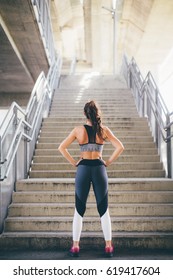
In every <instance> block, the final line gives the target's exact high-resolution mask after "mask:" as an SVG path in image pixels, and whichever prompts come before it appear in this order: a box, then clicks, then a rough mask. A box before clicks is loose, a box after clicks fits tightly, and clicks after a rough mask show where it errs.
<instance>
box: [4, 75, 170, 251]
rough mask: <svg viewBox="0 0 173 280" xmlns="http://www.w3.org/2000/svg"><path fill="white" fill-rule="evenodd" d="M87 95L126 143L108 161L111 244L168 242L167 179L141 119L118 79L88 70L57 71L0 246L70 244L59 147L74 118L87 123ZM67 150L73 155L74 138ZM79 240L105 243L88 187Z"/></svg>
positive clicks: (67, 190) (66, 171) (65, 167)
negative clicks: (57, 80) (48, 106)
mask: <svg viewBox="0 0 173 280" xmlns="http://www.w3.org/2000/svg"><path fill="white" fill-rule="evenodd" d="M89 99H95V100H97V101H98V103H99V104H100V107H101V110H102V112H103V123H104V124H105V125H108V126H109V127H110V128H111V129H112V131H113V132H114V133H115V135H117V137H118V138H119V139H120V140H121V141H122V142H123V144H124V146H125V151H124V153H123V154H122V155H121V156H120V158H119V159H118V160H117V162H115V163H114V164H112V165H111V166H110V167H108V168H107V171H108V176H109V208H110V214H111V219H112V229H113V240H114V244H115V246H116V247H129V248H134V247H140V248H142V247H150V248H173V242H172V241H173V239H172V237H173V180H169V179H166V178H165V172H164V170H163V165H162V163H161V162H160V158H159V156H158V153H157V149H156V146H155V143H154V142H153V139H152V137H151V132H150V129H149V127H148V124H147V120H146V119H145V118H139V117H138V114H137V111H136V107H135V103H134V100H133V97H132V94H131V93H130V91H129V90H127V89H126V86H125V84H124V82H123V80H121V79H120V78H117V79H113V77H111V76H102V77H91V76H89V75H88V76H87V75H83V76H71V77H63V79H62V81H61V84H60V88H59V89H58V90H57V92H56V94H55V95H54V99H53V101H52V106H51V110H50V115H49V117H48V118H47V119H44V120H43V123H42V127H41V130H40V135H39V138H38V142H37V144H36V150H35V155H34V158H33V162H32V166H31V170H30V173H29V178H28V179H26V180H21V181H19V182H17V186H16V192H14V194H13V198H12V204H11V205H10V207H9V213H8V217H7V219H6V221H5V227H4V233H3V235H2V236H1V238H0V245H1V246H6V247H8V246H9V244H10V245H11V246H13V247H14V246H16V247H20V246H21V247H22V246H25V247H35V248H40V247H41V248H47V247H48V248H50V247H57V248H64V247H69V246H70V244H71V228H72V217H73V212H74V177H75V168H73V167H72V166H71V165H70V164H68V163H67V162H66V161H65V160H64V159H63V158H62V156H61V155H60V154H59V153H58V151H57V147H58V145H59V143H60V142H61V141H62V139H64V138H65V137H66V136H67V135H68V133H69V132H70V131H71V129H72V128H73V127H74V126H76V125H81V124H82V123H85V118H84V116H83V106H84V104H85V102H86V101H88V100H89ZM69 150H70V152H71V154H73V156H74V157H76V159H77V158H78V157H79V147H78V144H77V143H74V144H72V145H71V147H70V149H69ZM110 153H112V146H111V145H110V144H105V146H104V152H103V158H104V159H106V158H108V156H109V155H110ZM81 244H82V246H83V247H85V246H88V245H89V244H92V246H96V247H97V246H100V244H104V243H103V235H102V231H101V225H100V219H99V217H98V213H97V210H96V204H95V198H94V195H93V191H92V190H91V192H90V195H89V198H88V203H87V210H86V214H85V217H84V226H83V233H82V242H81ZM7 245H8V246H7Z"/></svg>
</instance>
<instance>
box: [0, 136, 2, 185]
mask: <svg viewBox="0 0 173 280" xmlns="http://www.w3.org/2000/svg"><path fill="white" fill-rule="evenodd" d="M1 162H2V137H1V135H0V180H1V176H2V164H1Z"/></svg>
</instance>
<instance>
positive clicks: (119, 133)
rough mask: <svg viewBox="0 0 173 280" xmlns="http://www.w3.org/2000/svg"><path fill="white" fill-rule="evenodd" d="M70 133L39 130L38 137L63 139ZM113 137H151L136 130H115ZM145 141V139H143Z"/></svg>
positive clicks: (145, 132)
mask: <svg viewBox="0 0 173 280" xmlns="http://www.w3.org/2000/svg"><path fill="white" fill-rule="evenodd" d="M69 133H70V131H61V130H60V131H57V130H55V129H47V130H46V129H42V128H41V130H40V136H44V137H49V136H50V137H52V136H53V137H59V138H62V139H64V137H66V136H67V135H68V134H69ZM114 133H115V135H116V136H117V137H118V138H123V137H126V139H127V138H128V137H136V138H137V139H138V137H151V132H150V131H147V130H145V131H144V130H141V131H137V130H133V131H132V130H131V131H130V130H126V131H125V130H124V131H122V130H116V131H115V132H114ZM144 140H145V138H144Z"/></svg>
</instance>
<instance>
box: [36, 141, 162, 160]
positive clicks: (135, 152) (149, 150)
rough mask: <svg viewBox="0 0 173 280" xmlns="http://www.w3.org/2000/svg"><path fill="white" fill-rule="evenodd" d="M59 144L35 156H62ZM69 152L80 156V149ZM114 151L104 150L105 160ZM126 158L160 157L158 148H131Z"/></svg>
mask: <svg viewBox="0 0 173 280" xmlns="http://www.w3.org/2000/svg"><path fill="white" fill-rule="evenodd" d="M57 149H58V144H57V146H56V148H55V149H46V148H45V149H38V147H37V149H36V150H35V155H36V156H39V155H42V156H43V155H49V156H50V155H56V154H57V155H60V153H59V152H58V150H57ZM69 151H70V153H71V155H73V156H78V157H79V148H78V149H72V148H71V147H69ZM112 152H113V150H112V149H103V158H104V157H105V155H106V156H107V155H108V156H110V155H111V154H112ZM123 155H124V156H126V155H127V156H129V155H158V153H157V150H156V148H146V149H144V148H143V149H140V148H136V149H135V148H131V149H127V148H126V149H125V150H124V152H123Z"/></svg>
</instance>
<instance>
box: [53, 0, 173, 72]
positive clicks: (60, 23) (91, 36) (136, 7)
mask: <svg viewBox="0 0 173 280" xmlns="http://www.w3.org/2000/svg"><path fill="white" fill-rule="evenodd" d="M116 3H117V4H116V46H115V48H116V50H115V51H116V62H117V65H118V69H119V68H120V66H121V62H122V56H123V54H124V53H126V54H127V55H128V57H129V58H131V57H132V56H134V57H135V58H136V59H137V62H138V61H139V64H140V67H141V68H142V69H145V70H146V69H148V70H150V68H151V67H152V65H153V63H150V60H152V61H153V59H154V63H155V65H156V66H158V63H161V60H162V62H163V60H164V59H165V57H166V56H167V54H168V51H170V50H171V48H172V47H173V42H172V38H171V36H170V30H171V28H173V1H172V0H145V1H141V0H117V1H116ZM50 4H51V15H52V14H54V15H55V14H56V18H55V17H54V20H53V22H52V25H53V29H54V30H56V32H55V33H54V38H55V41H56V42H57V44H56V48H57V51H58V52H59V53H60V54H62V56H63V58H66V59H72V58H73V57H74V56H76V58H77V60H79V61H85V62H86V63H89V64H91V66H92V68H93V69H96V70H99V71H101V72H105V73H106V72H107V73H108V72H109V73H110V72H112V70H113V68H112V67H113V63H112V59H113V52H114V50H113V19H112V15H111V13H110V12H109V11H108V10H106V9H103V8H102V7H103V6H105V7H107V8H108V9H111V8H112V0H83V1H80V0H64V1H61V0H52V1H51V2H50ZM164 25H165V26H166V29H164V28H162V26H164ZM162 38H165V40H162ZM156 42H157V43H156ZM155 43H156V44H155ZM156 49H157V50H156ZM160 54H161V56H160ZM146 55H148V59H147V58H146ZM144 57H145V58H144ZM146 59H147V65H146Z"/></svg>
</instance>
